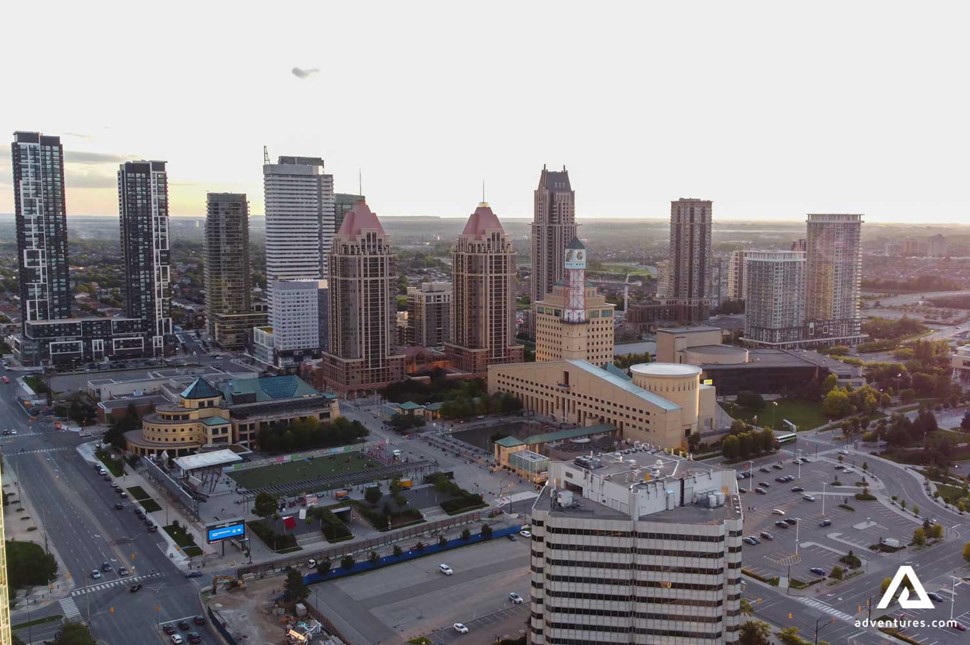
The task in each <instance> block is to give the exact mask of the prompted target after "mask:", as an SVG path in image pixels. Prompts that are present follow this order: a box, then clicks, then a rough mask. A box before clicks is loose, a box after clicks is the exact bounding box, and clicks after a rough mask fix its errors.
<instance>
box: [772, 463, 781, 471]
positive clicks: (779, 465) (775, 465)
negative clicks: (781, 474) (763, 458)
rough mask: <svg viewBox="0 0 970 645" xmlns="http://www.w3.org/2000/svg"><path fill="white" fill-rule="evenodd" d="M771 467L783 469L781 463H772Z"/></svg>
mask: <svg viewBox="0 0 970 645" xmlns="http://www.w3.org/2000/svg"><path fill="white" fill-rule="evenodd" d="M771 467H772V468H774V469H775V470H781V464H771Z"/></svg>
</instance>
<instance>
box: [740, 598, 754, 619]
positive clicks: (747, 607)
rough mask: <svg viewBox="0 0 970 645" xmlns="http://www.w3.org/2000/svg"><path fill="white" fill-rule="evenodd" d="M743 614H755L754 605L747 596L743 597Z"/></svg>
mask: <svg viewBox="0 0 970 645" xmlns="http://www.w3.org/2000/svg"><path fill="white" fill-rule="evenodd" d="M741 615H742V616H754V605H752V604H751V601H750V600H748V599H747V598H742V599H741Z"/></svg>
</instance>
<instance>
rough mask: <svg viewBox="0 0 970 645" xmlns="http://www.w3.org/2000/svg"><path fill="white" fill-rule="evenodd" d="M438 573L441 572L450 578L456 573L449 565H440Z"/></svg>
mask: <svg viewBox="0 0 970 645" xmlns="http://www.w3.org/2000/svg"><path fill="white" fill-rule="evenodd" d="M438 571H440V572H441V573H443V574H445V575H446V576H450V575H451V574H453V573H454V571H453V570H452V568H451V567H449V566H448V565H447V564H439V565H438Z"/></svg>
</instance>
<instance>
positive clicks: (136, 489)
mask: <svg viewBox="0 0 970 645" xmlns="http://www.w3.org/2000/svg"><path fill="white" fill-rule="evenodd" d="M128 494H129V495H131V498H132V499H133V500H135V501H136V502H138V503H139V504H141V505H142V508H144V509H145V512H146V513H154V512H155V511H160V510H162V507H161V506H159V505H158V502H156V501H155V500H153V499H152V498H151V495H149V494H148V493H147V492H145V489H144V488H142V487H141V486H132V487H131V488H129V489H128Z"/></svg>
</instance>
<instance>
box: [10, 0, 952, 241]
mask: <svg viewBox="0 0 970 645" xmlns="http://www.w3.org/2000/svg"><path fill="white" fill-rule="evenodd" d="M254 5H255V6H256V7H258V9H256V10H254V9H252V6H254ZM93 7H99V9H94V8H93ZM3 14H4V19H3V24H4V27H3V29H2V31H0V39H2V40H3V51H4V54H3V56H2V57H0V71H2V74H0V79H2V86H3V94H4V97H3V100H2V101H0V132H3V134H4V136H7V137H8V139H7V140H8V141H9V140H11V139H10V138H9V137H10V135H11V134H12V133H13V132H14V131H15V130H39V131H42V132H44V133H46V134H54V135H60V136H61V138H62V142H63V143H64V147H65V149H66V151H67V159H68V161H69V163H68V167H67V189H68V193H67V206H68V213H69V214H116V213H117V195H116V193H117V188H116V184H115V171H116V170H117V164H118V161H119V160H126V159H137V158H148V159H161V160H165V161H168V162H169V164H168V169H169V181H170V185H171V188H170V197H171V200H172V203H173V207H172V212H173V214H199V213H202V212H203V211H204V204H205V193H206V192H207V191H239V192H246V193H247V194H248V195H249V198H250V201H251V204H252V212H253V213H262V212H263V204H262V162H263V148H262V147H263V146H264V145H266V146H269V152H270V155H271V156H272V158H273V159H274V161H275V158H276V157H277V156H278V155H284V154H285V155H307V156H321V157H323V158H324V159H325V160H326V164H327V167H328V169H329V171H330V172H332V173H333V175H334V180H335V184H336V188H337V191H338V192H356V190H357V176H358V169H360V170H362V172H363V188H364V192H365V194H366V195H367V197H368V202H369V203H370V205H371V207H372V208H373V209H374V210H375V211H376V212H377V213H378V214H379V215H412V214H413V215H417V214H421V215H439V216H452V217H454V216H466V215H468V214H470V213H471V212H472V211H473V210H474V208H475V206H476V204H477V203H478V201H479V200H480V199H481V192H482V181H483V180H484V181H485V182H486V198H487V200H488V201H489V202H490V203H491V204H492V207H493V208H494V209H495V211H496V212H497V213H498V214H499V216H500V217H501V216H508V217H524V216H531V213H532V191H533V190H534V189H535V186H536V183H537V181H538V177H539V171H540V170H541V168H542V165H543V164H544V163H545V164H548V165H549V167H550V168H555V169H558V168H561V167H562V166H563V164H565V165H566V166H567V168H568V169H569V171H570V179H571V180H572V184H573V188H574V189H575V190H576V192H577V197H576V199H577V212H578V215H579V216H580V217H584V218H586V217H664V216H666V215H667V214H669V201H670V200H671V199H676V198H678V197H701V198H705V199H712V200H714V215H715V218H725V219H727V218H731V219H738V218H751V219H755V218H766V219H767V218H770V219H803V218H804V215H805V213H807V212H861V213H865V214H866V221H869V222H893V221H900V222H902V221H926V222H967V223H970V211H968V206H967V204H968V202H967V197H966V189H965V186H966V184H967V178H968V177H970V162H968V157H967V151H968V150H970V126H968V119H970V99H968V94H970V90H968V72H967V65H968V61H970V39H968V38H967V36H966V25H967V18H968V17H970V9H968V8H967V4H966V3H965V2H934V3H912V2H910V3H894V2H845V1H844V0H843V1H839V2H811V3H808V2H803V3H800V4H796V3H788V2H777V1H772V2H664V3H659V2H657V3H648V2H623V3H620V2H614V3H609V2H595V3H594V2H589V1H588V0H587V1H583V2H562V1H560V2H521V1H518V2H503V1H496V2H489V3H471V2H453V1H450V2H414V3H413V2H400V1H399V0H395V1H393V2H369V3H363V2H349V1H344V2H339V3H338V2H320V1H319V0H317V1H315V2H307V3H296V2H276V3H270V2H260V3H238V2H226V3H215V2H199V1H195V2H180V1H170V2H164V3H154V4H152V3H150V4H138V3H131V2H122V3H108V2H96V3H86V2H73V1H72V2H66V1H56V2H16V3H7V4H6V5H5V6H4V10H3ZM294 67H298V68H301V69H305V70H309V69H318V70H319V72H318V73H315V74H309V75H304V76H305V78H299V77H298V76H297V75H295V74H293V73H292V71H291V70H292V69H293V68H294ZM12 211H13V196H12V192H11V176H10V158H9V155H8V154H6V153H4V154H2V155H0V212H12Z"/></svg>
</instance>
